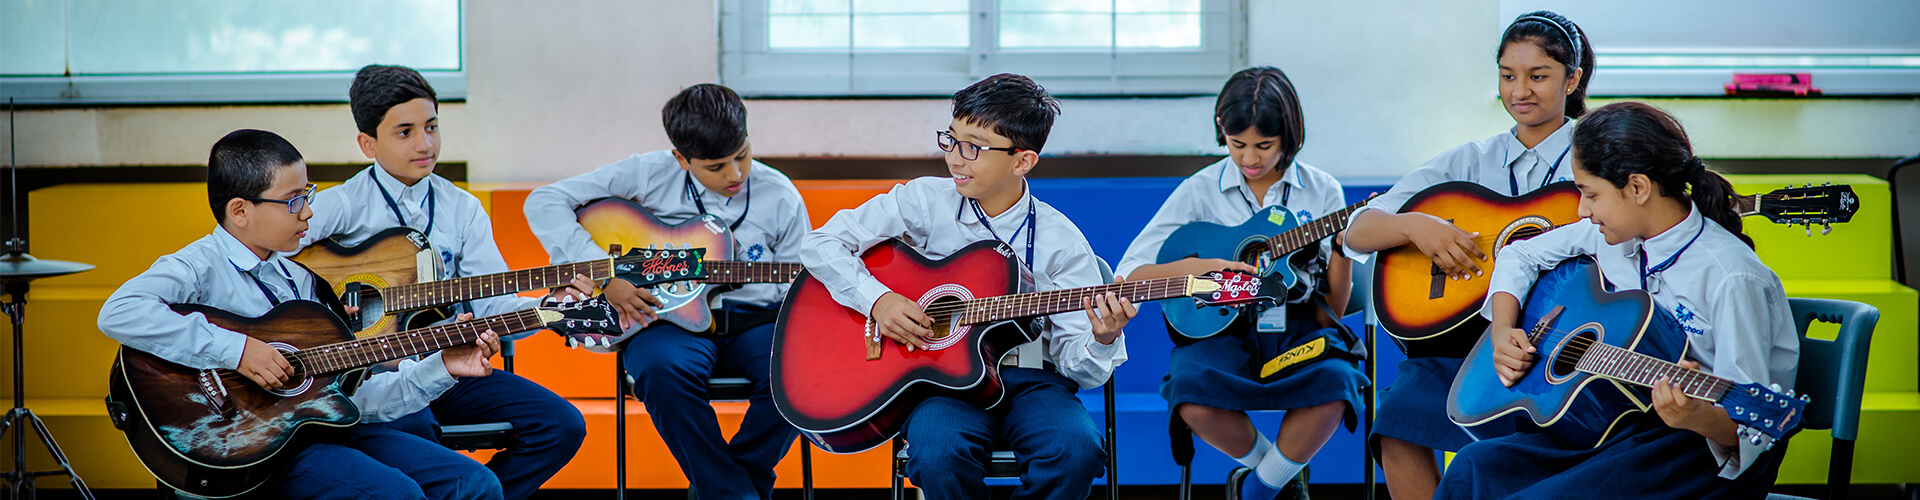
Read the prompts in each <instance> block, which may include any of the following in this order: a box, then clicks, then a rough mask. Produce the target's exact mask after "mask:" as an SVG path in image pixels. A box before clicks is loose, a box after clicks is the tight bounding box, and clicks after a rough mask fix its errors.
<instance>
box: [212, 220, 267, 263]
mask: <svg viewBox="0 0 1920 500" xmlns="http://www.w3.org/2000/svg"><path fill="white" fill-rule="evenodd" d="M213 239H214V241H217V242H219V245H220V253H223V254H226V256H227V262H232V263H233V267H237V268H240V270H241V271H247V272H253V268H255V267H258V266H259V265H260V264H261V262H262V261H261V260H260V257H259V256H257V255H254V254H253V250H251V249H248V248H247V244H245V243H241V242H240V239H239V238H236V237H234V236H233V233H230V232H227V227H226V226H214V228H213ZM267 258H269V259H275V258H279V254H274V253H270V254H269V255H268V256H267Z"/></svg>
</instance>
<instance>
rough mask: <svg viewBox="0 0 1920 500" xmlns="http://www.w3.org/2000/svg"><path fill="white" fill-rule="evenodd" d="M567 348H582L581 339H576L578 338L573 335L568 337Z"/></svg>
mask: <svg viewBox="0 0 1920 500" xmlns="http://www.w3.org/2000/svg"><path fill="white" fill-rule="evenodd" d="M567 348H568V349H579V348H580V341H579V340H576V339H574V338H573V337H567Z"/></svg>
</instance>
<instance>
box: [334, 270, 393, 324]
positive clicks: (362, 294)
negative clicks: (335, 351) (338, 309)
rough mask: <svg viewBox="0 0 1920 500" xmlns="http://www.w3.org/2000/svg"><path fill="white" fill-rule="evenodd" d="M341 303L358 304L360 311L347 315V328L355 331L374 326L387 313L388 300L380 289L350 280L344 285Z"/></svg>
mask: <svg viewBox="0 0 1920 500" xmlns="http://www.w3.org/2000/svg"><path fill="white" fill-rule="evenodd" d="M340 303H341V304H345V305H348V306H358V307H359V308H360V312H357V313H354V314H349V315H347V318H346V320H347V328H348V329H351V330H353V331H356V332H358V331H361V330H366V329H368V328H372V327H373V324H374V323H375V322H378V321H380V317H381V316H383V315H386V313H387V307H386V300H385V299H384V298H382V297H381V296H380V289H378V288H374V287H373V286H372V285H368V284H366V283H361V282H358V281H353V282H348V283H347V285H346V286H345V287H342V291H341V293H340Z"/></svg>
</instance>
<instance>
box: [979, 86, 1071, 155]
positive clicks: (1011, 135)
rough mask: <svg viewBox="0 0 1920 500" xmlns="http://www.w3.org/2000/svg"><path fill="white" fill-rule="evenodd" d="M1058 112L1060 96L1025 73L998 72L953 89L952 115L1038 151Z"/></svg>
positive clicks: (1016, 145) (1044, 144) (1030, 149)
mask: <svg viewBox="0 0 1920 500" xmlns="http://www.w3.org/2000/svg"><path fill="white" fill-rule="evenodd" d="M1059 115H1060V100H1058V99H1054V98H1053V96H1052V95H1048V94H1047V89H1046V88H1044V87H1041V86H1040V84H1038V83H1034V82H1033V80H1031V79H1028V78H1027V77H1024V76H1020V75H1016V74H1012V73H1001V74H998V75H993V76H989V77H987V79H985V80H980V81H978V82H974V84H973V85H968V86H967V88H964V89H961V90H960V91H959V92H954V93H953V117H954V118H956V119H960V120H965V121H967V122H968V123H972V124H975V125H979V126H982V127H986V128H987V129H989V130H992V131H993V133H995V134H1000V135H1003V136H1006V137H1007V138H1008V139H1012V140H1013V147H1015V148H1019V149H1025V150H1028V151H1033V152H1035V153H1038V152H1040V148H1043V147H1046V145H1047V133H1048V132H1050V131H1052V130H1053V117H1055V116H1059Z"/></svg>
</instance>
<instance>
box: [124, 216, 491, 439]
mask: <svg viewBox="0 0 1920 500" xmlns="http://www.w3.org/2000/svg"><path fill="white" fill-rule="evenodd" d="M243 272H244V273H251V274H253V275H254V276H255V277H257V278H259V279H260V282H261V283H262V284H265V285H267V287H268V288H269V289H272V290H273V291H274V295H275V296H276V297H279V298H280V299H281V301H283V302H284V301H287V300H295V299H303V300H315V296H314V291H313V283H314V278H313V274H312V273H309V272H307V269H306V268H304V267H300V265H299V264H295V263H292V262H288V261H287V260H286V258H284V257H281V256H280V255H272V256H270V257H268V258H267V260H266V261H264V262H263V261H261V260H260V258H259V257H257V256H255V255H254V254H253V251H252V250H248V249H247V247H246V245H244V244H242V243H240V240H238V239H234V237H233V235H232V234H229V233H227V229H226V228H225V227H216V228H215V229H214V230H213V234H211V235H207V236H205V237H202V238H200V239H198V240H195V241H194V242H193V243H189V244H187V246H186V247H185V248H181V249H180V251H178V252H174V253H172V254H168V255H165V256H162V257H160V259H159V260H156V261H154V263H153V267H151V268H148V269H147V270H146V272H142V273H140V275H139V276H135V277H133V279H130V280H127V282H126V283H125V284H122V285H120V289H118V290H114V292H113V295H112V296H110V297H107V302H106V304H105V305H103V306H101V308H100V320H99V326H100V331H101V332H102V333H105V334H107V336H108V337H112V338H113V340H115V341H118V342H120V343H121V344H122V345H125V346H127V347H132V348H134V349H139V350H141V351H144V352H147V353H149V354H153V355H155V356H159V357H160V358H161V359H165V360H167V361H172V362H174V363H179V364H180V365H182V366H186V367H188V368H193V369H199V370H205V369H214V368H223V369H228V370H232V369H237V368H239V367H240V354H241V352H242V351H244V350H245V348H246V341H247V337H246V335H245V334H242V333H240V332H235V331H233V330H228V329H225V328H221V327H218V326H214V325H213V323H209V322H207V319H206V316H205V315H202V314H200V313H193V314H187V315H181V314H180V313H176V312H173V310H172V309H170V308H169V307H168V306H170V305H173V304H200V305H205V306H209V307H214V308H218V309H220V310H223V311H226V312H230V313H233V314H237V315H240V316H245V317H259V316H261V315H264V314H266V313H267V311H269V310H271V309H273V303H272V302H269V301H267V296H266V294H264V293H262V292H261V291H260V287H259V285H255V284H254V282H253V279H252V278H248V277H247V276H244V275H242V274H241V273H243ZM343 341H344V339H343ZM399 366H400V367H399V369H398V370H396V371H390V372H380V373H376V374H373V375H372V376H369V377H367V379H366V381H365V382H362V383H361V384H360V389H359V390H358V391H355V392H354V393H353V396H352V397H351V398H349V399H351V400H353V404H354V405H355V406H358V407H359V408H360V421H361V422H364V423H375V422H387V421H392V420H394V419H397V418H400V417H403V416H406V415H408V414H411V413H414V412H417V411H420V410H421V409H424V408H426V407H427V404H428V403H431V402H433V399H434V398H437V397H440V394H441V393H444V392H446V391H447V389H450V388H453V384H454V382H455V379H454V378H453V376H452V375H448V374H447V366H446V364H444V363H443V362H442V361H441V359H440V353H437V352H436V353H433V354H432V355H430V356H427V357H426V358H425V359H424V360H421V361H413V360H404V361H401V362H400V365H399Z"/></svg>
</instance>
